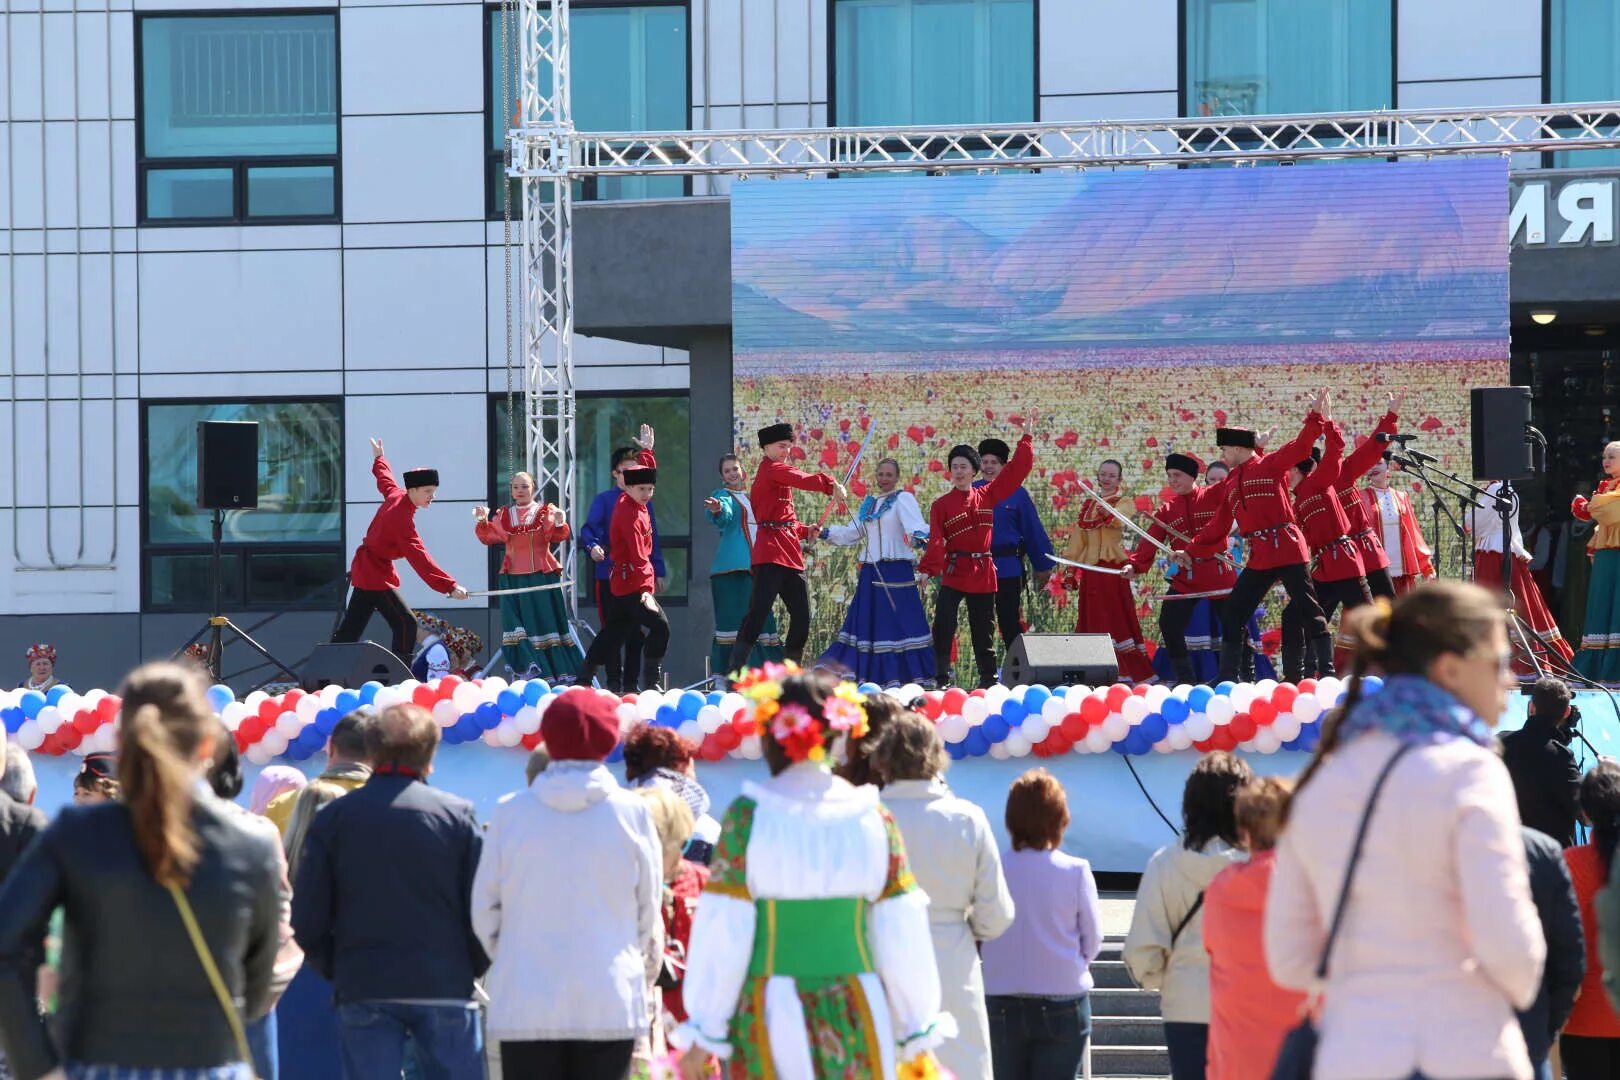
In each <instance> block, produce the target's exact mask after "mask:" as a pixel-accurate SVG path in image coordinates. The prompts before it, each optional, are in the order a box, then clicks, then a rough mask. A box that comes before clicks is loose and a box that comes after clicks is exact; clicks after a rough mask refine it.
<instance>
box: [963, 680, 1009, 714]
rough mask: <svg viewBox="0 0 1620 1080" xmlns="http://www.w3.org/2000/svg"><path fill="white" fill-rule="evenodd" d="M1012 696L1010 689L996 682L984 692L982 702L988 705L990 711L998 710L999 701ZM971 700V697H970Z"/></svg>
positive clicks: (999, 706)
mask: <svg viewBox="0 0 1620 1080" xmlns="http://www.w3.org/2000/svg"><path fill="white" fill-rule="evenodd" d="M1011 696H1012V691H1011V690H1009V689H1007V688H1006V687H1005V686H1002V685H1001V684H1000V683H996V684H995V685H994V686H992V687H990V689H988V690H986V691H985V692H984V699H983V700H984V703H985V704H986V705H988V706H989V707H990V711H991V712H1000V711H1001V703H1002V702H1004V701H1006V700H1007V699H1008V698H1009V697H1011ZM970 700H971V699H970Z"/></svg>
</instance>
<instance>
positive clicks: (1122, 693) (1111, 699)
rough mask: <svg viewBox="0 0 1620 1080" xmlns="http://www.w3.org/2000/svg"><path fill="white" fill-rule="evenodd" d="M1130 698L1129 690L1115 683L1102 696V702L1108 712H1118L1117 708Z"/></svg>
mask: <svg viewBox="0 0 1620 1080" xmlns="http://www.w3.org/2000/svg"><path fill="white" fill-rule="evenodd" d="M1130 696H1131V692H1130V691H1129V690H1127V689H1126V688H1125V687H1123V686H1121V685H1119V684H1118V683H1115V684H1114V685H1113V686H1110V687H1109V688H1108V692H1107V693H1106V694H1104V695H1103V701H1104V702H1106V703H1107V705H1108V711H1109V712H1119V707H1120V706H1121V705H1123V704H1125V701H1126V699H1127V698H1129V697H1130Z"/></svg>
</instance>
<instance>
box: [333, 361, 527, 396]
mask: <svg viewBox="0 0 1620 1080" xmlns="http://www.w3.org/2000/svg"><path fill="white" fill-rule="evenodd" d="M343 385H344V389H345V392H346V393H347V394H349V396H351V397H355V396H359V395H363V394H370V395H382V396H393V395H398V394H421V395H424V396H427V397H434V398H437V397H443V396H445V395H447V394H483V393H485V392H486V391H487V389H488V386H487V383H486V380H485V373H484V371H483V369H482V368H404V369H400V370H397V371H390V370H388V369H386V368H379V369H376V370H372V371H356V370H354V369H353V368H351V369H349V370H348V371H346V372H344V374H343ZM518 392H519V393H522V387H521V385H520V386H519V390H518Z"/></svg>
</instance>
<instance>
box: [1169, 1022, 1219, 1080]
mask: <svg viewBox="0 0 1620 1080" xmlns="http://www.w3.org/2000/svg"><path fill="white" fill-rule="evenodd" d="M1164 1045H1165V1048H1166V1049H1167V1050H1169V1051H1170V1076H1171V1078H1172V1080H1204V1069H1205V1068H1207V1067H1208V1065H1209V1025H1208V1024H1184V1023H1179V1022H1177V1023H1171V1022H1169V1021H1166V1022H1165V1025H1164Z"/></svg>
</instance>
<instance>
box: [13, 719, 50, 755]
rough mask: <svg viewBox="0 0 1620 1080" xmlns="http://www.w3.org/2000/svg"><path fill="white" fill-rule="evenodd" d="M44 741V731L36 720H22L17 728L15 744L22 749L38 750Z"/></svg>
mask: <svg viewBox="0 0 1620 1080" xmlns="http://www.w3.org/2000/svg"><path fill="white" fill-rule="evenodd" d="M44 742H45V732H44V731H43V730H41V729H40V726H39V721H38V720H24V721H23V722H22V726H21V727H19V728H18V729H17V745H18V746H20V747H22V748H23V749H24V750H38V749H39V748H40V746H41V745H42V744H43V743H44Z"/></svg>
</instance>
